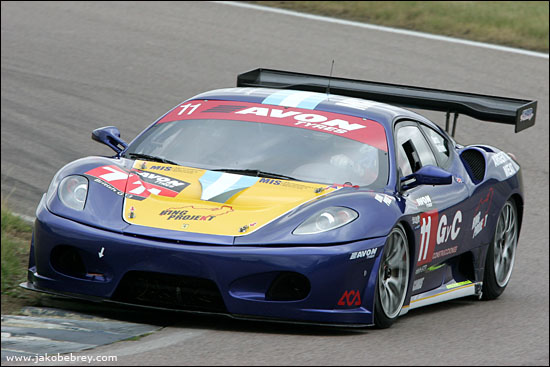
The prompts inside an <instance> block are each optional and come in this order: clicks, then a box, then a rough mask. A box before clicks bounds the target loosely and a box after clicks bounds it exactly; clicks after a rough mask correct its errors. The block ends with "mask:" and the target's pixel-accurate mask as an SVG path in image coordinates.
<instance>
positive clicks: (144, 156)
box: [127, 153, 180, 166]
mask: <svg viewBox="0 0 550 367" xmlns="http://www.w3.org/2000/svg"><path fill="white" fill-rule="evenodd" d="M127 155H128V156H130V158H132V159H135V158H138V159H144V160H146V161H153V162H161V163H167V164H174V165H176V166H179V165H180V164H179V163H176V162H173V161H171V160H169V159H166V158H162V157H155V156H154V155H149V154H143V153H127Z"/></svg>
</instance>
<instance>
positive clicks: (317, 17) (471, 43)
mask: <svg viewBox="0 0 550 367" xmlns="http://www.w3.org/2000/svg"><path fill="white" fill-rule="evenodd" d="M212 2H213V3H217V4H223V5H231V6H238V7H241V8H248V9H255V10H263V11H268V12H272V13H278V14H284V15H290V16H294V17H300V18H306V19H312V20H319V21H323V22H329V23H336V24H342V25H348V26H352V27H359V28H367V29H372V30H376V31H383V32H391V33H397V34H403V35H407V36H414V37H422V38H427V39H432V40H437V41H444V42H451V43H459V44H463V45H468V46H475V47H483V48H488V49H492V50H498V51H504V52H511V53H516V54H521V55H526V56H534V57H542V58H545V59H548V54H545V53H542V52H535V51H528V50H523V49H520V48H513V47H505V46H498V45H492V44H490V43H483V42H475V41H468V40H463V39H459V38H453V37H445V36H438V35H435V34H429V33H423V32H415V31H408V30H405V29H398V28H391V27H383V26H378V25H374V24H369V23H360V22H353V21H349V20H343V19H336V18H330V17H324V16H320V15H313V14H306V13H299V12H296V11H291V10H284V9H278V8H272V7H268V6H261V5H254V4H247V3H240V2H235V1H212Z"/></svg>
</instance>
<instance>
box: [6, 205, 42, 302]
mask: <svg viewBox="0 0 550 367" xmlns="http://www.w3.org/2000/svg"><path fill="white" fill-rule="evenodd" d="M31 237H32V226H31V224H29V223H27V222H25V221H24V220H23V219H21V218H19V217H17V216H15V215H13V214H12V213H11V212H10V210H9V208H8V207H7V206H6V204H5V202H4V201H2V313H9V312H16V311H17V309H18V308H20V307H21V306H24V305H31V304H34V302H35V300H36V295H35V294H32V293H30V292H28V291H24V290H23V289H21V288H20V287H19V283H21V282H24V281H25V280H26V279H27V265H28V261H29V248H30V240H31Z"/></svg>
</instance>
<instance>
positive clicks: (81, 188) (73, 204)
mask: <svg viewBox="0 0 550 367" xmlns="http://www.w3.org/2000/svg"><path fill="white" fill-rule="evenodd" d="M57 194H58V195H59V199H60V200H61V202H62V203H63V204H65V205H66V206H68V207H69V208H72V209H74V210H83V209H84V204H86V196H88V179H87V178H86V177H84V176H77V175H72V176H67V177H65V178H64V179H63V180H61V182H60V183H59V187H58V188H57Z"/></svg>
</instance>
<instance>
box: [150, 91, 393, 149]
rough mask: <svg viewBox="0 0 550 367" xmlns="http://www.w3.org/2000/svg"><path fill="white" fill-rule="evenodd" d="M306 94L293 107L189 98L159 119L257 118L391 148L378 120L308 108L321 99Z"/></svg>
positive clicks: (271, 122) (255, 120) (250, 120)
mask: <svg viewBox="0 0 550 367" xmlns="http://www.w3.org/2000/svg"><path fill="white" fill-rule="evenodd" d="M281 97H283V96H281ZM303 97H306V98H305V99H303V100H302V102H300V103H299V104H298V105H297V107H294V106H292V105H291V104H287V105H288V106H290V107H273V106H271V104H272V103H270V105H269V106H268V105H266V104H259V103H250V102H240V101H239V102H237V101H223V102H222V101H217V100H212V101H202V100H201V101H198V100H197V101H190V102H187V103H184V104H182V105H180V106H178V107H176V108H174V109H173V110H172V111H170V112H169V113H168V114H166V115H165V116H164V117H163V118H162V119H161V120H160V121H159V122H158V123H166V122H173V121H182V120H187V119H230V120H241V121H249V122H258V123H266V124H274V125H282V126H290V127H296V128H301V129H306V130H315V131H322V132H325V133H328V134H332V135H338V136H343V137H346V138H349V139H353V140H356V141H360V142H363V143H367V144H369V145H371V146H374V147H376V148H378V149H380V150H383V151H384V152H387V151H388V146H387V142H386V134H385V130H384V127H383V126H382V125H380V124H379V123H378V122H376V121H373V120H368V119H365V118H361V117H355V116H349V115H344V114H339V113H333V112H327V111H318V110H311V109H307V108H308V107H311V106H312V105H314V104H316V103H318V102H319V101H320V100H319V99H318V98H316V96H306V95H305V94H304V95H303ZM310 97H315V98H310ZM322 97H323V98H325V97H326V95H322ZM289 98H291V99H296V98H297V95H296V96H290V95H289ZM300 98H301V97H300ZM264 103H265V101H264ZM278 103H281V101H278V102H277V104H278ZM236 107H239V108H238V109H237V108H236Z"/></svg>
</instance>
